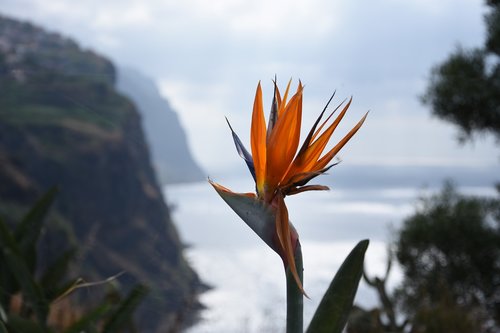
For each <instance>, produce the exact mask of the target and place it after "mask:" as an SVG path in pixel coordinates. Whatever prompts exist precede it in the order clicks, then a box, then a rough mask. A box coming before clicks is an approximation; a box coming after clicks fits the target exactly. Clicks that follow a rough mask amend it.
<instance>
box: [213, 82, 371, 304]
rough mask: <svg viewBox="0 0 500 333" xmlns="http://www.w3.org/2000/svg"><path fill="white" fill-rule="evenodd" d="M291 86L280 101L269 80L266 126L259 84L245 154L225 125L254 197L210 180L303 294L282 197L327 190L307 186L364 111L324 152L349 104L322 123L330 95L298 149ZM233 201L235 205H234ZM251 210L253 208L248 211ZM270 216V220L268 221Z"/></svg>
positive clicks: (296, 99) (297, 106)
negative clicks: (250, 178) (271, 92)
mask: <svg viewBox="0 0 500 333" xmlns="http://www.w3.org/2000/svg"><path fill="white" fill-rule="evenodd" d="M290 84H291V80H290V81H289V82H288V85H287V87H286V90H285V93H284V95H283V97H281V94H280V91H279V89H278V87H277V84H276V82H274V96H273V101H272V106H271V112H270V115H269V119H268V125H267V128H266V123H265V118H264V111H263V103H262V89H261V85H260V82H259V84H258V86H257V91H256V94H255V100H254V105H253V113H252V125H251V136H250V142H251V152H252V154H250V153H249V152H248V151H247V149H246V148H245V146H244V145H243V143H242V142H241V140H240V139H239V137H238V136H237V135H236V133H235V132H234V130H233V128H232V127H231V125H230V124H229V121H228V125H229V128H230V129H231V133H232V136H233V140H234V143H235V145H236V149H237V151H238V153H239V155H240V156H241V157H242V158H243V159H244V160H245V162H246V164H247V166H248V168H249V170H250V172H251V174H252V176H253V178H254V180H255V185H256V193H234V192H232V191H231V190H229V189H227V188H226V187H224V186H222V185H219V184H217V183H215V182H213V181H211V180H209V182H210V183H211V184H212V186H213V187H214V188H215V190H216V191H217V192H218V193H219V194H220V195H221V197H222V198H223V199H224V200H225V201H226V202H227V203H228V204H229V205H230V206H231V207H232V208H233V210H235V212H236V213H237V214H238V215H239V216H240V217H241V218H242V219H243V220H244V221H245V222H246V223H247V224H248V225H249V226H250V228H252V229H253V230H254V231H255V232H256V233H257V234H258V235H259V236H260V237H261V238H262V239H263V240H264V242H265V243H266V244H267V245H269V246H270V247H271V248H272V249H273V250H274V251H275V252H276V253H278V255H280V257H281V258H282V260H283V264H284V266H285V270H286V269H287V268H289V269H290V272H291V273H292V275H293V278H294V280H295V282H296V284H297V287H298V288H299V289H300V291H301V292H302V293H303V294H305V292H304V288H303V286H302V282H301V278H300V277H299V274H298V272H297V267H296V263H295V260H294V255H295V254H294V253H295V250H296V249H297V246H299V245H300V244H299V237H298V233H297V231H296V229H295V228H294V227H293V225H292V224H291V222H290V221H289V217H288V209H287V207H286V205H285V201H284V199H285V197H286V196H289V195H294V194H298V193H302V192H306V191H313V190H328V189H329V188H328V187H327V186H324V185H308V183H309V181H311V180H312V179H314V178H315V177H317V176H319V175H321V174H324V173H325V172H326V171H328V170H329V169H330V168H331V167H332V166H334V165H335V164H337V163H333V164H330V162H331V161H332V159H333V158H334V157H335V156H336V154H337V153H338V152H339V151H340V150H341V149H342V147H344V145H345V144H346V143H347V142H348V141H349V140H350V139H351V138H352V136H353V135H354V134H355V133H356V132H357V131H358V130H359V128H360V127H361V126H362V125H363V122H364V121H365V119H366V116H367V115H368V113H366V114H365V115H364V116H363V117H362V118H361V120H360V121H359V122H358V123H357V124H356V125H355V126H354V127H353V128H352V129H351V130H350V131H349V132H348V133H347V134H346V135H345V136H344V137H343V138H342V139H341V140H340V141H339V142H338V143H337V144H336V145H335V146H334V147H333V148H331V149H329V150H328V151H326V152H325V148H326V147H327V144H328V142H329V140H330V138H331V137H332V134H333V133H334V131H335V129H336V128H337V126H338V124H339V123H340V121H341V120H342V118H343V117H344V115H345V114H346V112H347V110H348V109H349V106H350V105H351V101H352V97H351V98H350V99H349V100H348V101H347V103H345V101H344V102H342V103H341V104H340V105H339V106H337V107H336V108H335V109H334V110H333V111H332V112H331V113H330V114H329V115H328V117H327V118H326V119H325V120H324V121H323V122H321V119H322V118H323V116H324V114H325V112H326V110H327V108H328V106H329V104H330V102H331V100H332V99H333V96H334V95H335V94H333V95H332V96H331V97H330V99H329V100H328V102H327V104H326V106H325V108H324V109H323V111H322V112H321V113H320V115H319V116H318V118H317V120H316V122H315V123H314V125H313V126H312V128H311V130H310V131H309V134H308V135H307V137H306V139H305V140H304V142H303V144H302V146H301V148H300V149H298V147H299V139H300V130H301V120H302V94H303V86H302V83H301V82H299V84H298V87H297V90H296V92H295V94H294V95H293V96H292V97H291V98H290V100H288V95H289V90H290ZM344 103H345V105H344ZM342 106H343V107H342ZM341 107H342V109H341V111H340V113H339V115H338V116H337V117H336V118H335V119H334V120H333V121H332V122H331V124H329V123H330V121H331V118H332V116H333V115H334V113H335V112H336V111H337V110H339V109H340V108H341ZM226 120H227V119H226ZM320 122H321V124H320ZM297 150H298V152H297ZM234 199H236V200H234ZM240 199H241V200H240ZM236 202H237V204H235V203H236ZM240 204H243V205H247V207H248V208H249V209H248V210H242V209H241V207H239V206H240ZM256 207H257V208H258V209H253V208H256ZM262 209H264V211H266V210H267V212H269V214H261V215H260V216H255V215H254V214H249V213H248V211H250V212H257V213H258V212H260V211H262ZM257 215H258V214H257ZM269 216H272V217H273V218H272V220H270V218H269Z"/></svg>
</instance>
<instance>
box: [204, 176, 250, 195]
mask: <svg viewBox="0 0 500 333" xmlns="http://www.w3.org/2000/svg"><path fill="white" fill-rule="evenodd" d="M208 182H209V183H210V185H212V186H213V187H214V188H215V190H216V191H218V192H225V193H232V194H238V195H243V196H245V197H249V198H255V193H251V192H246V193H235V192H233V191H231V190H230V189H228V188H227V187H225V186H223V185H221V184H218V183H216V182H214V181H212V180H211V179H209V180H208Z"/></svg>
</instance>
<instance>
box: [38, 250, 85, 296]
mask: <svg viewBox="0 0 500 333" xmlns="http://www.w3.org/2000/svg"><path fill="white" fill-rule="evenodd" d="M75 254H76V250H75V249H69V250H67V251H65V252H64V253H63V254H62V255H61V256H59V258H57V260H56V261H55V262H54V263H52V264H51V265H50V266H49V267H48V268H47V270H46V271H45V273H44V275H43V276H42V277H41V279H40V287H41V288H42V289H43V290H44V291H45V294H46V297H47V299H49V300H51V301H52V300H54V299H56V298H57V297H59V295H60V294H61V293H62V292H63V291H64V290H65V289H63V288H61V285H62V280H63V279H64V278H65V277H66V273H67V271H68V266H69V264H70V262H71V260H72V259H73V258H74V257H75Z"/></svg>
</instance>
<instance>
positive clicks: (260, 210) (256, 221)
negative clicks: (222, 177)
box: [210, 181, 276, 251]
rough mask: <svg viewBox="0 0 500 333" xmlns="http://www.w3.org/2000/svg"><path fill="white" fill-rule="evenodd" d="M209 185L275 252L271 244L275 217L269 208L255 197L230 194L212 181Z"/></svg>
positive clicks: (272, 243)
mask: <svg viewBox="0 0 500 333" xmlns="http://www.w3.org/2000/svg"><path fill="white" fill-rule="evenodd" d="M210 184H212V186H213V187H214V188H215V190H216V191H217V193H219V195H220V196H221V198H222V199H223V200H224V201H225V202H226V203H227V204H228V205H229V207H231V208H232V209H233V211H234V212H235V213H236V214H238V216H239V217H240V218H241V219H242V220H243V222H245V223H246V224H247V225H248V226H249V227H250V229H252V230H253V231H254V232H255V233H256V234H257V236H259V237H260V238H261V239H262V240H263V241H264V243H266V244H267V245H268V246H269V247H270V248H272V249H273V250H274V251H276V248H275V246H274V242H273V234H274V229H275V226H274V223H275V220H276V215H275V213H274V212H273V210H272V209H271V207H269V206H268V205H266V204H264V202H263V201H261V200H258V199H256V198H255V197H250V196H247V195H243V194H238V193H233V192H230V191H228V190H226V189H225V188H224V187H222V186H220V185H218V184H216V183H214V182H212V181H210Z"/></svg>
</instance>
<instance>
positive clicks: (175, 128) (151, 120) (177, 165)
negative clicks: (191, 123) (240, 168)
mask: <svg viewBox="0 0 500 333" xmlns="http://www.w3.org/2000/svg"><path fill="white" fill-rule="evenodd" d="M116 87H117V89H118V91H120V92H121V93H123V94H124V95H126V96H127V97H129V98H130V99H131V100H132V101H133V102H134V104H135V105H136V106H137V109H138V111H139V113H140V115H141V118H142V124H143V127H144V132H145V136H146V141H147V143H148V146H149V148H150V152H151V158H152V161H153V166H154V168H155V171H156V174H157V175H158V179H159V181H160V182H161V183H162V184H172V183H184V182H192V181H201V180H204V179H205V178H206V175H205V174H204V172H203V171H202V170H201V168H200V167H199V166H198V164H197V163H196V162H195V160H194V158H193V157H192V156H191V153H190V150H189V146H188V143H187V138H186V135H185V134H184V130H183V128H182V126H181V123H180V121H179V119H178V117H177V114H176V112H175V111H174V110H173V109H172V107H171V106H170V104H169V103H168V101H167V100H166V99H165V98H164V97H162V96H161V95H160V93H159V91H158V88H157V87H156V85H155V83H154V82H153V80H151V79H150V78H148V77H146V76H145V75H143V74H141V73H140V72H138V71H137V70H134V69H132V68H127V67H118V69H117V86H116Z"/></svg>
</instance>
